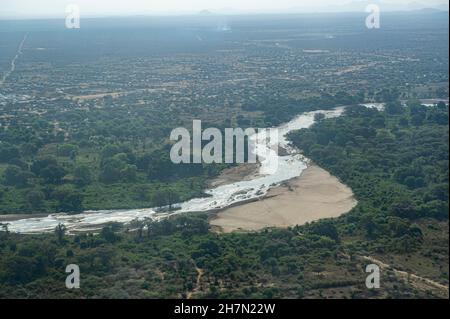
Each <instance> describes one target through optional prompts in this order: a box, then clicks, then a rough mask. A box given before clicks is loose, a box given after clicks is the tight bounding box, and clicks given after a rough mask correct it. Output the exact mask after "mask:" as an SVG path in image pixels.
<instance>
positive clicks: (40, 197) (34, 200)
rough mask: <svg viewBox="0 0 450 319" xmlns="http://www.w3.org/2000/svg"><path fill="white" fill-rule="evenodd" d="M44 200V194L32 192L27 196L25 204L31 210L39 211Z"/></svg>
mask: <svg viewBox="0 0 450 319" xmlns="http://www.w3.org/2000/svg"><path fill="white" fill-rule="evenodd" d="M44 199H45V195H44V193H42V192H41V191H38V190H32V191H30V192H29V193H28V194H27V202H28V205H29V206H30V208H31V209H37V210H38V209H41V208H42V205H43V203H44Z"/></svg>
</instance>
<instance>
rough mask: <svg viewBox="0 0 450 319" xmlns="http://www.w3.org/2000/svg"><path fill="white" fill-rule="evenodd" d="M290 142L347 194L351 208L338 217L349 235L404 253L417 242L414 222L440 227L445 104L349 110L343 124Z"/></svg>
mask: <svg viewBox="0 0 450 319" xmlns="http://www.w3.org/2000/svg"><path fill="white" fill-rule="evenodd" d="M290 138H291V139H292V141H293V143H294V144H295V145H296V146H298V147H299V148H300V149H302V150H303V151H304V153H305V155H306V156H307V157H309V158H311V159H312V160H314V161H315V162H316V163H317V164H318V165H320V166H321V167H323V168H325V169H327V170H328V171H329V172H330V173H331V174H333V175H335V176H337V177H338V178H340V179H341V180H342V181H343V182H344V183H345V184H347V185H348V186H350V187H351V188H352V190H353V191H354V193H355V196H356V198H357V199H358V201H359V205H358V206H357V208H356V209H355V210H354V211H352V212H351V213H350V214H348V215H347V216H346V217H345V218H344V220H345V221H346V222H347V223H348V225H346V226H345V228H346V231H348V232H349V233H354V232H357V229H356V228H355V226H356V225H360V226H361V227H362V229H363V230H364V231H365V233H366V236H367V238H370V239H374V238H380V237H381V238H382V237H386V238H388V239H389V238H392V237H394V238H396V241H390V244H392V246H396V249H400V250H402V251H409V250H410V249H413V247H415V246H417V245H420V243H421V242H422V239H423V238H422V235H421V231H420V229H418V227H417V225H415V224H414V223H415V222H416V221H417V220H420V219H423V218H432V219H437V220H448V208H449V183H448V181H449V169H448V167H449V158H448V156H449V127H448V107H447V106H446V105H445V104H443V103H441V104H439V105H438V106H436V107H425V106H421V105H420V103H418V102H417V101H409V102H408V103H407V106H406V107H404V106H402V105H401V104H400V103H399V102H392V103H388V104H387V105H386V109H385V111H383V112H379V111H377V110H376V109H370V108H365V107H361V106H354V107H349V108H347V110H346V112H345V115H344V116H343V117H340V118H336V119H327V120H322V121H321V122H319V123H318V124H316V125H314V126H313V127H312V128H311V129H308V130H302V131H299V132H295V133H292V134H291V136H290ZM385 249H389V248H388V247H385Z"/></svg>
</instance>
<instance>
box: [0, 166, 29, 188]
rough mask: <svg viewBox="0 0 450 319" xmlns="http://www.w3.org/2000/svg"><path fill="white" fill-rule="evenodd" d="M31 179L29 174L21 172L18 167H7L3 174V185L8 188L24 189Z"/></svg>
mask: <svg viewBox="0 0 450 319" xmlns="http://www.w3.org/2000/svg"><path fill="white" fill-rule="evenodd" d="M30 177H31V175H30V173H29V172H26V171H24V170H22V168H20V167H19V166H15V165H9V166H8V167H7V168H6V170H5V171H4V172H3V180H4V184H5V185H8V186H17V187H24V186H27V184H28V179H29V178H30Z"/></svg>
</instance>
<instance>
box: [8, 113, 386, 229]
mask: <svg viewBox="0 0 450 319" xmlns="http://www.w3.org/2000/svg"><path fill="white" fill-rule="evenodd" d="M366 106H367V107H375V108H380V107H382V106H381V104H371V105H366ZM344 110H345V107H337V108H335V109H332V110H319V111H314V112H307V113H303V114H301V115H299V116H297V117H295V118H294V119H293V120H291V121H290V122H288V123H285V124H282V125H280V126H279V127H278V143H279V146H280V147H281V148H282V149H284V150H285V152H283V154H282V155H278V154H275V153H274V152H272V153H265V154H271V155H270V156H267V158H266V159H263V160H262V161H261V165H260V168H259V174H257V176H256V177H254V178H253V179H251V180H246V181H241V182H236V183H233V184H228V185H221V186H218V187H216V188H212V189H208V190H206V191H205V193H206V194H208V195H209V196H208V197H204V198H195V199H191V200H189V201H187V202H184V203H180V204H178V205H175V206H176V207H177V210H176V211H175V212H161V211H158V210H157V209H154V208H145V209H128V210H107V211H86V212H84V213H81V214H77V215H69V214H64V213H59V214H52V215H49V216H46V217H38V218H26V219H20V220H15V221H10V222H8V223H9V230H10V231H11V232H15V233H23V234H32V233H45V232H51V231H53V230H54V229H55V227H56V226H57V225H58V224H59V223H62V224H64V225H65V226H66V227H67V229H68V231H69V232H78V231H96V230H99V229H101V227H102V226H103V225H105V224H106V223H109V222H119V223H124V224H126V223H129V222H131V221H133V220H135V219H143V218H151V219H154V220H160V219H161V218H166V217H167V216H169V215H171V214H183V213H189V212H208V211H212V210H217V209H222V208H226V207H229V206H232V205H236V204H239V203H242V202H247V201H249V200H252V199H256V198H259V197H263V196H265V195H266V194H267V192H268V191H269V189H271V188H273V187H275V186H278V185H280V184H281V183H282V182H285V181H288V180H290V179H293V178H296V177H298V176H300V175H301V174H302V172H303V171H304V170H305V169H306V168H307V163H308V159H306V158H305V157H303V156H302V155H301V154H300V152H299V150H297V149H295V148H294V147H292V146H291V145H290V144H289V142H288V140H287V134H288V133H290V132H292V131H296V130H300V129H304V128H309V127H311V126H312V125H313V124H314V117H315V115H316V114H317V113H322V114H324V115H325V117H326V118H332V117H339V116H341V115H342V114H343V112H344ZM256 134H259V133H256ZM255 137H256V136H252V137H251V138H255ZM273 143H275V141H269V142H268V143H262V144H261V143H260V144H259V145H256V146H257V147H256V149H259V150H263V149H264V148H266V150H265V151H266V152H267V151H268V149H271V148H272V146H273ZM273 156H276V158H274V157H273ZM270 157H272V158H270ZM273 165H276V166H275V167H274V166H273ZM268 171H271V173H270V174H267V173H266V172H268Z"/></svg>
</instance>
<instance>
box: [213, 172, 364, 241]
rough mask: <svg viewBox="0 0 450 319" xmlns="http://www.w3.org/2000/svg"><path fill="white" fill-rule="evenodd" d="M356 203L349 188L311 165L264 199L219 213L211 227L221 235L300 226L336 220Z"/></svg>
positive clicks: (270, 192)
mask: <svg viewBox="0 0 450 319" xmlns="http://www.w3.org/2000/svg"><path fill="white" fill-rule="evenodd" d="M356 204H357V202H356V200H355V199H354V196H353V192H352V190H351V189H350V188H349V187H347V186H346V185H344V184H342V183H341V182H340V181H339V180H338V179H337V178H336V177H334V176H332V175H330V174H329V173H328V172H327V171H325V170H323V169H321V168H320V167H318V166H315V165H311V166H310V167H308V168H307V169H306V170H305V171H304V172H303V173H302V175H301V176H300V177H298V178H296V179H293V180H291V181H289V182H286V183H285V184H284V185H282V186H280V187H277V188H274V189H272V190H271V191H269V193H268V194H267V196H265V197H264V198H263V199H261V200H258V201H255V202H251V203H247V204H243V205H240V206H236V207H231V208H227V209H225V210H223V211H220V212H219V213H217V215H216V216H215V217H214V218H212V220H211V225H212V226H214V227H216V228H217V229H219V230H220V231H222V232H232V231H255V230H260V229H263V228H266V227H288V226H294V225H303V224H306V223H308V222H312V221H316V220H319V219H323V218H334V217H339V216H340V215H342V214H345V213H347V212H349V211H350V210H351V209H352V208H353V207H355V206H356Z"/></svg>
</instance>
